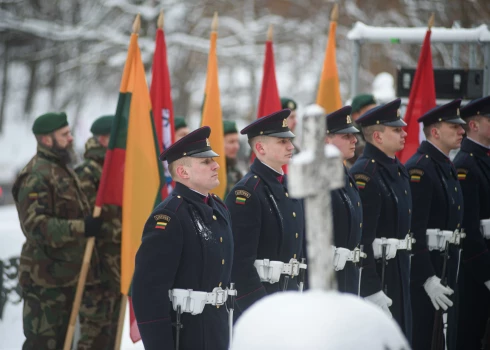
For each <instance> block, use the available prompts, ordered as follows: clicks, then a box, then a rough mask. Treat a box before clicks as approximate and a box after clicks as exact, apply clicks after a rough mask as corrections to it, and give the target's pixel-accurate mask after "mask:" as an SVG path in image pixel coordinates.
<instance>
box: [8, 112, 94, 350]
mask: <svg viewBox="0 0 490 350" xmlns="http://www.w3.org/2000/svg"><path fill="white" fill-rule="evenodd" d="M32 131H33V133H34V135H35V136H36V139H37V153H36V155H35V156H34V157H33V158H32V159H31V160H30V161H29V163H28V164H27V165H26V166H25V168H24V169H22V171H21V172H20V174H19V176H18V177H17V179H16V180H15V183H14V186H13V189H12V194H13V198H14V200H15V205H16V207H17V211H18V214H19V221H20V225H21V228H22V232H23V233H24V235H25V237H26V242H25V243H24V245H23V247H22V252H21V257H20V266H19V280H20V285H21V287H22V294H23V299H24V310H23V325H24V335H25V337H26V340H25V342H24V345H23V347H22V349H24V350H29V349H35V350H39V349H47V350H58V349H62V348H63V343H64V340H65V336H66V330H67V327H68V322H69V318H70V312H71V309H72V304H73V299H74V296H75V289H76V284H77V281H78V276H79V273H80V268H81V265H82V258H83V255H84V250H85V244H86V238H87V237H90V236H96V235H97V234H98V233H99V231H100V227H101V225H102V220H101V219H98V218H93V217H92V216H91V213H90V205H89V203H88V200H87V198H86V196H85V194H84V193H83V191H82V188H81V185H80V183H79V181H78V178H77V175H76V174H75V172H74V171H73V170H71V169H70V168H69V167H68V166H67V164H68V163H69V162H70V155H71V152H70V149H71V145H72V142H73V137H72V135H71V133H70V127H69V126H68V121H67V117H66V114H65V113H47V114H44V115H42V116H40V117H38V118H37V119H36V120H35V121H34V125H33V127H32ZM96 260H97V255H96V254H95V255H94V256H93V260H92V265H91V268H90V269H89V273H88V276H87V283H90V282H92V283H93V282H94V281H95V279H96V278H98V276H97V275H98V273H97V269H96V266H97V264H96Z"/></svg>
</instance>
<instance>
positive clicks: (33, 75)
mask: <svg viewBox="0 0 490 350" xmlns="http://www.w3.org/2000/svg"><path fill="white" fill-rule="evenodd" d="M28 67H29V69H30V71H31V72H30V77H29V86H28V88H27V94H26V100H25V103H24V119H25V120H28V119H29V118H30V115H31V113H32V106H33V105H34V98H35V96H36V92H37V85H38V83H37V61H31V62H29V63H28Z"/></svg>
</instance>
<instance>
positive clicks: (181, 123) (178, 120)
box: [174, 117, 187, 131]
mask: <svg viewBox="0 0 490 350" xmlns="http://www.w3.org/2000/svg"><path fill="white" fill-rule="evenodd" d="M186 127H187V123H186V122H185V119H184V118H182V117H175V118H174V130H175V131H177V130H179V129H182V128H186Z"/></svg>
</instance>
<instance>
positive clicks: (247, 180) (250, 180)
mask: <svg viewBox="0 0 490 350" xmlns="http://www.w3.org/2000/svg"><path fill="white" fill-rule="evenodd" d="M259 183H260V177H258V176H257V175H254V174H253V173H251V174H250V175H248V176H245V177H244V178H243V179H242V180H241V181H240V182H239V184H240V185H242V186H244V187H247V188H248V189H250V191H252V192H253V191H255V189H256V188H257V186H258V184H259Z"/></svg>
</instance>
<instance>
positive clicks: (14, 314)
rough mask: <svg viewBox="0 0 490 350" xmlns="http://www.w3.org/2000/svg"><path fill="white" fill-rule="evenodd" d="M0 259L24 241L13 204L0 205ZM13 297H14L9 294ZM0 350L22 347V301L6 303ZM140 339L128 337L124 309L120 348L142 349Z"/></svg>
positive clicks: (17, 251) (16, 251)
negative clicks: (133, 339)
mask: <svg viewBox="0 0 490 350" xmlns="http://www.w3.org/2000/svg"><path fill="white" fill-rule="evenodd" d="M0 241H1V242H2V243H1V244H0V259H2V260H5V259H8V258H11V257H14V256H19V255H20V251H21V248H22V244H23V242H24V235H23V234H22V231H21V229H20V225H19V219H18V216H17V210H16V209H15V206H13V205H9V206H4V207H0ZM11 298H13V299H15V297H13V296H11ZM0 339H1V341H0V350H19V349H21V348H22V343H23V341H24V334H23V332H22V303H20V304H13V303H10V302H9V303H7V305H6V306H5V310H4V314H3V319H2V320H0ZM142 349H144V347H143V343H142V342H141V341H140V342H138V343H136V344H133V342H132V341H131V339H130V338H129V310H127V311H126V320H125V322H124V330H123V340H122V345H121V350H142Z"/></svg>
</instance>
